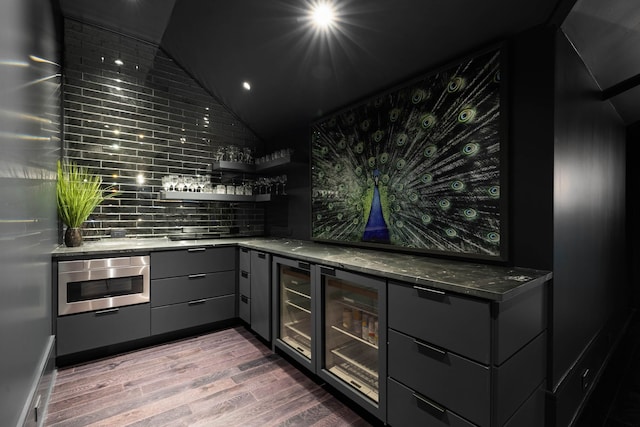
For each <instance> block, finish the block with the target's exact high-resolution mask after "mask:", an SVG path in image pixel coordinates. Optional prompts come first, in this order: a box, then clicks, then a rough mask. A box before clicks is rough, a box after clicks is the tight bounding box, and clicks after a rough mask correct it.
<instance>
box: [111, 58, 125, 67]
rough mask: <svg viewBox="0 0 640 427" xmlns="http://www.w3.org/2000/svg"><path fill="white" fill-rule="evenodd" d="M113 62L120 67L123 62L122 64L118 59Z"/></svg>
mask: <svg viewBox="0 0 640 427" xmlns="http://www.w3.org/2000/svg"><path fill="white" fill-rule="evenodd" d="M113 62H115V64H116V65H120V66H122V65H124V62H122V59H120V58H118V59H116V60H115V61H113Z"/></svg>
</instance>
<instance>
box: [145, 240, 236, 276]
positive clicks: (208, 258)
mask: <svg viewBox="0 0 640 427" xmlns="http://www.w3.org/2000/svg"><path fill="white" fill-rule="evenodd" d="M235 251H236V249H235V248H205V247H199V248H189V249H180V250H172V251H163V252H152V253H151V278H152V279H160V278H164V277H177V276H187V275H189V274H199V273H212V272H216V271H229V270H233V271H235V270H236V252H235Z"/></svg>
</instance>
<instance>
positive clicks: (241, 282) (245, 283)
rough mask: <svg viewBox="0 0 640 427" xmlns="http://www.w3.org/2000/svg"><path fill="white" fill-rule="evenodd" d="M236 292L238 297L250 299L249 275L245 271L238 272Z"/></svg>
mask: <svg viewBox="0 0 640 427" xmlns="http://www.w3.org/2000/svg"><path fill="white" fill-rule="evenodd" d="M238 290H239V291H240V295H246V296H248V297H251V274H249V273H248V272H247V271H246V270H240V274H239V275H238Z"/></svg>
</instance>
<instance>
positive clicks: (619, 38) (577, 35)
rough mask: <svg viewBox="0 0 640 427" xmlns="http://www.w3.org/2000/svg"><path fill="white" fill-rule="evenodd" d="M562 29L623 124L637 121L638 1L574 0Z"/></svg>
mask: <svg viewBox="0 0 640 427" xmlns="http://www.w3.org/2000/svg"><path fill="white" fill-rule="evenodd" d="M562 30H563V31H564V32H565V33H566V34H567V36H568V37H569V39H570V40H571V42H572V43H573V45H574V46H575V47H576V49H577V50H578V52H580V55H581V56H582V60H583V61H584V62H585V63H586V64H587V67H589V69H590V70H591V73H592V74H593V76H594V78H595V79H596V81H597V82H598V84H599V85H600V89H602V90H603V91H604V92H605V98H608V99H610V100H611V102H612V103H613V106H614V107H615V108H616V110H617V111H618V113H619V114H620V116H621V117H622V119H623V120H624V121H625V123H626V124H627V125H629V124H632V123H634V122H636V121H638V120H640V86H639V85H638V83H640V81H638V80H639V77H638V76H640V48H639V46H640V3H638V0H613V1H611V0H608V1H598V0H582V1H578V2H577V3H576V5H575V7H574V8H573V10H572V11H571V13H570V14H569V16H568V17H567V19H566V20H565V21H564V23H563V25H562ZM625 82H627V83H628V84H625Z"/></svg>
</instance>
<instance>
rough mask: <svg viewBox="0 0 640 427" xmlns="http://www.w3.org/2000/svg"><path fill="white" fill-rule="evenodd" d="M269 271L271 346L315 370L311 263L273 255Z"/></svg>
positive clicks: (313, 301) (313, 298)
mask: <svg viewBox="0 0 640 427" xmlns="http://www.w3.org/2000/svg"><path fill="white" fill-rule="evenodd" d="M272 274H273V278H272V284H273V318H274V321H273V344H274V347H277V348H279V349H281V350H282V351H284V352H285V353H287V354H288V355H289V356H291V357H292V358H294V359H295V360H297V361H298V362H299V363H300V364H302V365H303V366H305V367H307V369H309V370H310V371H311V372H313V373H315V372H316V366H315V365H316V356H315V352H316V350H315V348H316V339H315V333H316V330H315V322H316V321H315V315H316V314H315V313H316V309H315V301H316V298H315V295H314V294H315V285H314V280H313V275H312V266H311V265H309V264H308V263H306V262H301V261H294V260H291V259H287V258H281V257H276V256H274V257H273V270H272ZM252 302H253V301H252Z"/></svg>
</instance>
